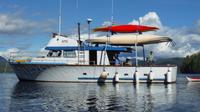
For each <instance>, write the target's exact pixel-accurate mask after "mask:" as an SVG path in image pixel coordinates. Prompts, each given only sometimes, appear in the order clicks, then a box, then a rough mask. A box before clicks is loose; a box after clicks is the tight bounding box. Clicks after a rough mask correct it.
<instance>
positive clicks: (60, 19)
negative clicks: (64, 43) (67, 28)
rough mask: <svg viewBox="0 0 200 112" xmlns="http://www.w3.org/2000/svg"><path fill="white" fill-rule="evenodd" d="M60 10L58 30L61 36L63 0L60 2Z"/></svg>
mask: <svg viewBox="0 0 200 112" xmlns="http://www.w3.org/2000/svg"><path fill="white" fill-rule="evenodd" d="M59 7H60V10H59V26H58V27H59V28H58V35H61V22H62V18H61V16H62V15H61V14H62V0H60V6H59Z"/></svg>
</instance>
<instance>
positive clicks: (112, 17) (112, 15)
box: [111, 0, 114, 25]
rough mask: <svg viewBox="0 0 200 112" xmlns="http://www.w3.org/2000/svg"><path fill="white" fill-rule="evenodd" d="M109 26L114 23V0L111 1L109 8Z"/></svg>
mask: <svg viewBox="0 0 200 112" xmlns="http://www.w3.org/2000/svg"><path fill="white" fill-rule="evenodd" d="M111 8H112V9H111V25H112V24H113V22H114V0H112V6H111Z"/></svg>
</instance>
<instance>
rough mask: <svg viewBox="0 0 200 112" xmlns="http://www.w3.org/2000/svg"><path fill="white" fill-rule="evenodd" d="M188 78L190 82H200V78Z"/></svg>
mask: <svg viewBox="0 0 200 112" xmlns="http://www.w3.org/2000/svg"><path fill="white" fill-rule="evenodd" d="M186 78H187V80H188V81H190V82H200V76H187V77H186Z"/></svg>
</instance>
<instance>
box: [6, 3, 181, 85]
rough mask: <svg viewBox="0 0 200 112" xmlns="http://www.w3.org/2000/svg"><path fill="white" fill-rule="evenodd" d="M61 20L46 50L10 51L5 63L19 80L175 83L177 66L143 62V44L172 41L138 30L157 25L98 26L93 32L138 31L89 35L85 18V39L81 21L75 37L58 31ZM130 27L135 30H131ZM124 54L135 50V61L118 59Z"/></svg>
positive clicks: (151, 28) (149, 29) (148, 28)
mask: <svg viewBox="0 0 200 112" xmlns="http://www.w3.org/2000/svg"><path fill="white" fill-rule="evenodd" d="M60 4H61V2H60ZM60 12H61V8H60ZM60 20H61V16H59V33H58V34H57V33H53V36H52V38H51V39H50V41H49V43H48V44H47V45H46V46H45V52H42V53H40V52H39V53H35V52H33V53H29V52H28V53H27V52H12V53H10V55H9V56H10V57H9V59H8V62H9V64H10V65H11V67H12V68H13V70H14V72H15V73H16V75H17V77H18V79H19V80H20V81H45V82H46V81H47V82H48V81H50V82H86V83H88V82H97V83H105V82H112V83H117V82H119V83H120V82H130V83H138V82H147V83H156V82H165V83H173V82H176V76H177V66H176V65H169V64H168V65H154V64H146V63H147V61H146V57H145V50H144V46H146V45H148V44H159V43H162V42H171V41H172V39H171V38H169V37H166V36H156V35H143V34H141V33H140V32H144V31H152V30H157V29H158V28H155V27H147V26H138V25H135V26H134V25H121V26H111V27H105V29H107V30H102V29H98V28H97V29H96V31H100V30H101V31H108V32H110V30H111V34H113V32H121V33H130V32H131V33H133V32H136V31H137V32H138V34H136V35H135V34H127V35H121V34H115V35H111V34H110V36H102V37H90V25H89V23H90V21H88V29H89V30H88V39H86V40H83V39H81V34H80V30H81V29H80V23H78V38H77V37H76V36H75V37H74V38H69V37H68V36H65V35H62V34H61V31H60V29H61V26H60V25H61V21H60ZM133 27H134V28H135V29H132V28H133ZM110 28H111V29H110ZM115 28H116V29H115ZM118 28H119V29H118ZM129 28H130V29H129ZM108 29H109V30H108ZM106 40H107V41H106ZM133 45H134V46H135V48H133V47H134V46H133ZM137 47H142V48H143V56H142V57H143V60H142V61H143V62H144V65H140V64H138V56H137ZM123 53H132V54H134V53H135V55H134V56H133V57H132V58H134V59H135V63H134V62H132V61H130V59H128V58H126V57H124V58H126V60H125V61H124V60H122V59H120V54H123Z"/></svg>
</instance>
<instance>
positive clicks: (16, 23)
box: [0, 14, 36, 35]
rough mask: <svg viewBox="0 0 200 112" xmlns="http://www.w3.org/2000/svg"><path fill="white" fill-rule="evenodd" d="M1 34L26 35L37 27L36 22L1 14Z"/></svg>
mask: <svg viewBox="0 0 200 112" xmlns="http://www.w3.org/2000/svg"><path fill="white" fill-rule="evenodd" d="M0 21H1V22H0V34H8V35H12V34H26V33H30V31H31V29H33V28H34V27H35V26H36V23H35V22H31V21H26V20H23V19H21V18H18V17H15V16H12V15H9V14H0Z"/></svg>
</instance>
